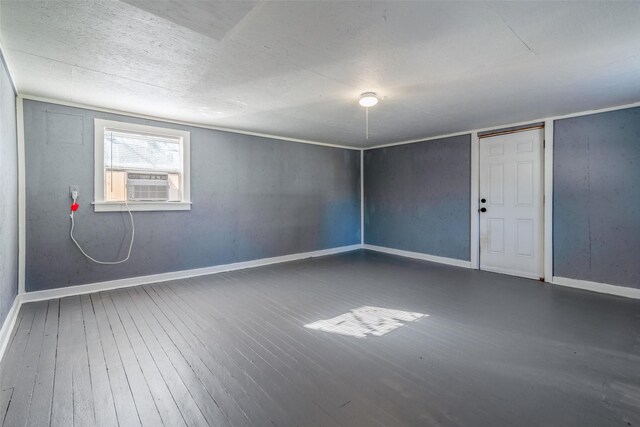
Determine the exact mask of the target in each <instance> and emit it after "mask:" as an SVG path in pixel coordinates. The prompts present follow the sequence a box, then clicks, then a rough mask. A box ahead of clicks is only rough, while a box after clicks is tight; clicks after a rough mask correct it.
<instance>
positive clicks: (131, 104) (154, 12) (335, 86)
mask: <svg viewBox="0 0 640 427" xmlns="http://www.w3.org/2000/svg"><path fill="white" fill-rule="evenodd" d="M639 23H640V2H611V3H609V2H566V3H549V2H507V3H497V2H469V3H466V2H464V3H463V2H395V1H394V2H364V1H361V2H326V1H318V2H316V1H304V2H303V1H300V2H275V1H269V2H204V1H158V0H146V1H135V0H132V1H126V2H116V1H100V2H91V1H47V2H35V1H20V2H18V1H16V2H13V1H5V0H2V2H1V3H0V40H1V41H2V43H3V47H4V50H5V55H6V57H7V61H8V63H9V65H10V67H11V69H12V72H13V74H14V76H15V79H16V85H17V88H18V91H19V92H20V93H22V94H26V95H34V96H40V97H47V98H54V99H59V100H62V101H70V102H76V103H80V104H87V105H93V106H98V107H103V108H111V109H118V110H123V111H129V112H132V113H138V114H146V115H152V116H158V117H163V118H169V119H174V120H183V121H189V122H194V123H201V124H207V125H213V126H220V127H227V128H233V129H239V130H244V131H251V132H259V133H266V134H272V135H279V136H284V137H291V138H299V139H306V140H313V141H321V142H328V143H335V144H343V145H352V146H357V147H361V146H371V145H377V144H383V143H389V142H397V141H403V140H410V139H417V138H422V137H429V136H435V135H442V134H448V133H453V132H459V131H464V130H469V129H474V128H484V127H489V126H498V125H503V124H508V123H514V122H520V121H526V120H533V119H537V118H542V117H548V116H554V115H562V114H568V113H572V112H577V111H583V110H589V109H594V108H602V107H608V106H614V105H622V104H627V103H632V102H636V101H639V100H640V24H639ZM370 90H372V91H376V92H378V93H379V94H380V95H381V96H383V97H384V99H383V100H382V101H381V102H380V104H379V105H378V106H376V107H375V108H373V109H372V110H370V137H369V140H365V137H364V135H365V133H364V123H365V117H364V111H363V109H362V108H361V107H359V106H358V104H357V98H358V95H359V94H360V93H361V92H365V91H370Z"/></svg>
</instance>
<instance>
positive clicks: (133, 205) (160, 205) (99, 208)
mask: <svg viewBox="0 0 640 427" xmlns="http://www.w3.org/2000/svg"><path fill="white" fill-rule="evenodd" d="M92 205H93V210H94V212H127V205H125V204H124V202H93V203H92ZM129 210H131V212H149V211H190V210H191V202H129Z"/></svg>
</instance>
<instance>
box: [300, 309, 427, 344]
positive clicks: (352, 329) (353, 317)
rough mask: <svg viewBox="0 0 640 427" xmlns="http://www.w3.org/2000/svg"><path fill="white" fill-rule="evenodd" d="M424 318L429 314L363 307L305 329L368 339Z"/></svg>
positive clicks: (319, 321) (315, 323)
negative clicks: (369, 336) (368, 336)
mask: <svg viewBox="0 0 640 427" xmlns="http://www.w3.org/2000/svg"><path fill="white" fill-rule="evenodd" d="M422 317H428V314H423V313H414V312H410V311H402V310H392V309H390V308H382V307H370V306H362V307H358V308H354V309H353V310H351V311H349V312H348V313H344V314H341V315H339V316H336V317H333V318H331V319H326V320H318V321H317V322H313V323H309V324H307V325H304V327H305V328H309V329H315V330H318V331H325V332H334V333H336V334H341V335H348V336H352V337H357V338H366V336H367V335H373V336H376V337H379V336H382V335H384V334H388V333H389V332H391V331H394V330H396V329H398V328H399V327H401V326H404V325H405V324H406V323H408V322H414V321H416V320H418V319H420V318H422Z"/></svg>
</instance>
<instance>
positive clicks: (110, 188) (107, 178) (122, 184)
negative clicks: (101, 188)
mask: <svg viewBox="0 0 640 427" xmlns="http://www.w3.org/2000/svg"><path fill="white" fill-rule="evenodd" d="M126 182H127V173H126V172H123V171H114V170H106V171H105V173H104V183H105V200H107V201H108V202H121V201H124V199H125V197H126V194H127V192H126V190H125V189H126Z"/></svg>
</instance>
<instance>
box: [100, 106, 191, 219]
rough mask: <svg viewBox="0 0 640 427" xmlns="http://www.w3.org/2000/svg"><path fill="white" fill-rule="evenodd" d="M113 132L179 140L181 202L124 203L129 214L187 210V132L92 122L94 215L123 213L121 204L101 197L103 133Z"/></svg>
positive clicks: (188, 172)
mask: <svg viewBox="0 0 640 427" xmlns="http://www.w3.org/2000/svg"><path fill="white" fill-rule="evenodd" d="M105 128H109V129H117V130H121V131H125V132H143V133H151V134H158V135H166V136H172V137H179V138H182V200H181V201H179V202H138V201H130V202H128V205H129V209H130V210H131V211H188V210H191V173H190V172H191V167H190V161H191V150H190V137H191V133H190V132H188V131H183V130H177V129H170V128H162V127H157V126H147V125H139V124H136V123H127V122H118V121H113V120H103V119H94V133H95V140H94V188H93V191H94V193H93V195H94V197H93V207H94V211H95V212H121V211H124V212H126V211H127V207H126V205H125V203H124V202H107V201H105V198H104V130H105Z"/></svg>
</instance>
